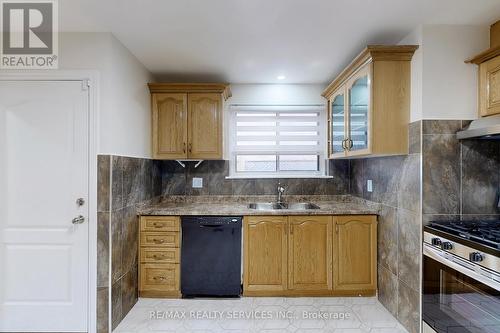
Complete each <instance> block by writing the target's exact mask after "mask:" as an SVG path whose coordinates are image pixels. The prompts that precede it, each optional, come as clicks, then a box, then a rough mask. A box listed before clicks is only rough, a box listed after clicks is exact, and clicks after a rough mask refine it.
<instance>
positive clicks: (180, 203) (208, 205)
mask: <svg viewBox="0 0 500 333" xmlns="http://www.w3.org/2000/svg"><path fill="white" fill-rule="evenodd" d="M275 199H276V197H275V196H264V195H258V196H169V197H167V198H164V199H163V200H162V201H160V202H157V203H152V204H146V205H142V206H139V207H138V209H137V214H138V215H180V216H182V215H211V216H224V215H234V216H245V215H377V214H378V213H379V210H380V205H379V204H377V203H375V202H372V201H368V200H364V199H361V198H358V197H352V196H349V195H311V196H292V195H289V196H285V197H284V201H285V202H286V203H294V202H311V203H314V204H316V205H318V206H319V207H320V209H309V210H290V209H279V210H256V209H250V208H248V204H249V203H252V202H274V201H275Z"/></svg>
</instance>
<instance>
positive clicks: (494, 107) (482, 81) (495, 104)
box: [467, 46, 500, 117]
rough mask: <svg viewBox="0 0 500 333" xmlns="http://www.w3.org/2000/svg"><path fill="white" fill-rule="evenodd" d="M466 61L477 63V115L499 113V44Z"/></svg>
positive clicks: (484, 115)
mask: <svg viewBox="0 0 500 333" xmlns="http://www.w3.org/2000/svg"><path fill="white" fill-rule="evenodd" d="M467 62H471V63H475V64H477V65H479V71H478V75H479V79H478V84H479V87H478V88H479V89H478V91H479V96H478V105H479V116H481V117H487V116H491V115H494V114H499V113H500V46H497V47H496V48H494V49H489V50H488V51H486V52H484V53H482V54H480V55H478V56H476V57H475V58H473V59H470V60H467Z"/></svg>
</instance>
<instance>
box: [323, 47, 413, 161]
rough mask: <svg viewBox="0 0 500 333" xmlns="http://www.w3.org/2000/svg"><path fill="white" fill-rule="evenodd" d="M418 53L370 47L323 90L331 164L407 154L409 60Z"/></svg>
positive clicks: (406, 49) (393, 48)
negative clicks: (348, 159)
mask: <svg viewBox="0 0 500 333" xmlns="http://www.w3.org/2000/svg"><path fill="white" fill-rule="evenodd" d="M417 48H418V46H417V45H368V46H367V47H366V48H365V49H364V50H363V51H361V53H360V54H359V55H358V56H357V57H356V58H354V60H353V61H352V62H351V63H350V64H349V66H347V67H346V68H344V70H343V71H341V72H340V74H339V75H337V77H335V79H334V80H333V81H332V82H330V84H329V85H328V86H327V87H326V88H325V90H324V91H323V93H322V94H321V95H322V96H323V97H325V98H326V100H327V101H328V134H329V135H328V140H327V141H328V157H329V158H330V159H335V158H346V157H376V156H392V155H406V154H408V152H409V144H408V143H409V139H408V128H409V122H410V91H411V87H410V81H411V58H412V56H413V53H414V52H415V50H416V49H417ZM325 127H326V126H325Z"/></svg>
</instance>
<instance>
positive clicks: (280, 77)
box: [277, 75, 286, 80]
mask: <svg viewBox="0 0 500 333" xmlns="http://www.w3.org/2000/svg"><path fill="white" fill-rule="evenodd" d="M277 79H278V80H284V79H286V76H285V75H278V77H277Z"/></svg>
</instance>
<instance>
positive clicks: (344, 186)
mask: <svg viewBox="0 0 500 333" xmlns="http://www.w3.org/2000/svg"><path fill="white" fill-rule="evenodd" d="M194 166H195V163H193V162H187V163H186V168H183V167H182V166H180V165H179V164H178V163H177V162H175V161H163V162H162V194H163V196H168V195H246V194H253V195H264V194H276V188H277V186H278V182H280V183H281V185H283V186H284V187H285V193H284V196H286V195H287V194H294V195H311V194H318V195H319V194H332V195H333V194H339V195H340V194H349V185H350V184H349V161H347V160H335V161H333V160H332V161H329V172H330V175H332V176H333V178H327V179H325V178H288V179H263V178H261V179H226V176H227V175H229V161H204V162H203V163H202V164H200V166H198V167H197V168H195V167H194ZM194 177H201V178H203V188H192V180H193V178H194Z"/></svg>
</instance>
